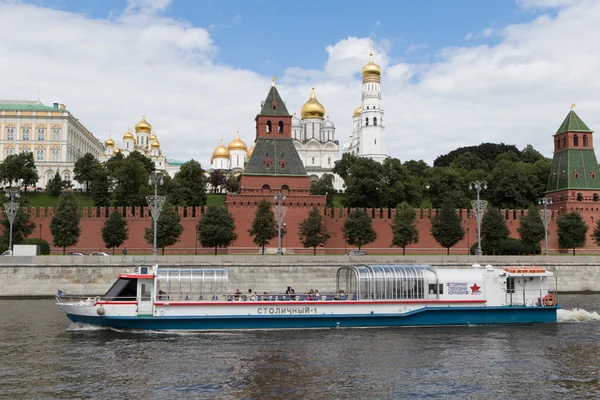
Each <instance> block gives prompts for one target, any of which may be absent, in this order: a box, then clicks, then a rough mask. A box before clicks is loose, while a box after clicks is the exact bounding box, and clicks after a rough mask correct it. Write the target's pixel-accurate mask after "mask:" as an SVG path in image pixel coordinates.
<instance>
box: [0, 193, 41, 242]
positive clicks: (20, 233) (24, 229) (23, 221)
mask: <svg viewBox="0 0 600 400" xmlns="http://www.w3.org/2000/svg"><path fill="white" fill-rule="evenodd" d="M17 202H18V203H19V209H18V210H17V214H16V215H15V219H14V221H13V234H12V238H13V244H20V243H23V241H24V240H25V239H26V238H27V237H28V236H29V235H31V233H32V232H33V230H34V229H35V223H33V222H32V221H31V219H30V216H29V214H26V213H25V211H24V210H23V208H24V207H27V203H28V202H27V199H24V198H23V197H21V198H19V199H18V200H17ZM0 224H2V236H0V243H1V244H2V245H3V246H2V248H4V249H8V246H9V241H10V239H9V236H10V221H9V220H8V214H7V213H6V212H2V219H1V220H0Z"/></svg>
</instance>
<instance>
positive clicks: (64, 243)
mask: <svg viewBox="0 0 600 400" xmlns="http://www.w3.org/2000/svg"><path fill="white" fill-rule="evenodd" d="M79 219H80V216H79V208H78V207H77V203H76V202H75V198H74V197H73V193H71V192H62V193H61V195H60V197H59V199H58V206H57V208H56V214H55V215H54V216H53V217H52V220H51V221H50V232H51V233H52V239H53V242H54V246H56V247H62V248H63V254H65V251H66V248H67V247H68V246H74V245H76V244H77V242H78V241H79V235H81V228H80V227H79Z"/></svg>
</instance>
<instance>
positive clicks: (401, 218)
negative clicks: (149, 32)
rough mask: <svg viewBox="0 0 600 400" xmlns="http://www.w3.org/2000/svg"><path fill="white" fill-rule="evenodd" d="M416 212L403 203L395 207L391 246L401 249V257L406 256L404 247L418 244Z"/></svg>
mask: <svg viewBox="0 0 600 400" xmlns="http://www.w3.org/2000/svg"><path fill="white" fill-rule="evenodd" d="M416 222H417V210H416V209H415V208H414V207H411V206H410V204H408V203H406V202H404V203H400V204H399V205H398V207H396V215H394V221H393V222H392V244H391V245H390V246H394V247H402V255H405V254H406V246H408V245H410V244H413V243H419V230H418V229H417V226H416Z"/></svg>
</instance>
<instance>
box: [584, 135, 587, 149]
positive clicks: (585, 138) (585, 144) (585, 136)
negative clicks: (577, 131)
mask: <svg viewBox="0 0 600 400" xmlns="http://www.w3.org/2000/svg"><path fill="white" fill-rule="evenodd" d="M583 147H588V138H587V135H583Z"/></svg>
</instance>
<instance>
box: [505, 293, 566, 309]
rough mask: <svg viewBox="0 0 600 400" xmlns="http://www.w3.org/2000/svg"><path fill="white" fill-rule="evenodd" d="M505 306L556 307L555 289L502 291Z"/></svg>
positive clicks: (556, 296)
mask: <svg viewBox="0 0 600 400" xmlns="http://www.w3.org/2000/svg"><path fill="white" fill-rule="evenodd" d="M504 298H505V304H506V305H508V306H538V307H543V306H555V305H558V291H557V290H556V289H539V288H537V289H527V288H515V289H504Z"/></svg>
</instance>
